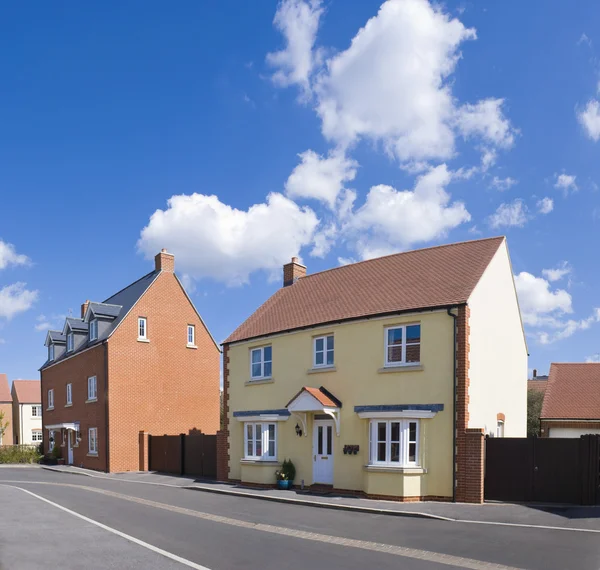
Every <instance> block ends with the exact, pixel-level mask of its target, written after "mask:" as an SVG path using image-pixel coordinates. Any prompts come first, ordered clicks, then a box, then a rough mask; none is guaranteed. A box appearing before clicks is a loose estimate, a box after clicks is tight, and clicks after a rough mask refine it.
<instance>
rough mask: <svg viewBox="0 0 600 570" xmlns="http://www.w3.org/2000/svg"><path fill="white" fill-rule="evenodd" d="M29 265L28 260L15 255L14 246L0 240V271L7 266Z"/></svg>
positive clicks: (23, 256) (20, 255)
mask: <svg viewBox="0 0 600 570" xmlns="http://www.w3.org/2000/svg"><path fill="white" fill-rule="evenodd" d="M29 263H30V260H29V258H28V257H27V256H26V255H22V254H19V253H17V252H16V250H15V246H14V245H12V244H11V243H6V242H5V241H2V240H0V269H5V268H6V267H8V266H9V265H27V264H29Z"/></svg>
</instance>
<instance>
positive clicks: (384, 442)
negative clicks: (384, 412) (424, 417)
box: [369, 420, 419, 467]
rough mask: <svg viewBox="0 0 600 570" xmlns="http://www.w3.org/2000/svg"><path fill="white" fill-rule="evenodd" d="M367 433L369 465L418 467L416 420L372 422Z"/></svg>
mask: <svg viewBox="0 0 600 570" xmlns="http://www.w3.org/2000/svg"><path fill="white" fill-rule="evenodd" d="M369 431H370V441H369V443H370V446H369V447H370V464H371V465H387V466H390V467H416V466H418V465H419V422H418V420H372V421H371V426H370V430H369Z"/></svg>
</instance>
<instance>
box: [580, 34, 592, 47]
mask: <svg viewBox="0 0 600 570" xmlns="http://www.w3.org/2000/svg"><path fill="white" fill-rule="evenodd" d="M580 44H586V45H587V46H589V47H592V40H590V38H589V37H588V35H587V34H586V33H585V32H584V33H582V34H581V36H579V39H578V40H577V45H580Z"/></svg>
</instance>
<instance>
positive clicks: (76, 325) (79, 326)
mask: <svg viewBox="0 0 600 570" xmlns="http://www.w3.org/2000/svg"><path fill="white" fill-rule="evenodd" d="M67 323H68V324H69V328H70V329H71V330H72V331H80V332H86V331H87V330H88V324H87V323H84V322H83V319H76V318H75V317H67Z"/></svg>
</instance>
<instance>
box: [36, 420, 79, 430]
mask: <svg viewBox="0 0 600 570" xmlns="http://www.w3.org/2000/svg"><path fill="white" fill-rule="evenodd" d="M44 428H46V429H67V430H73V431H78V430H79V422H64V423H62V424H50V425H46V426H44Z"/></svg>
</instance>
